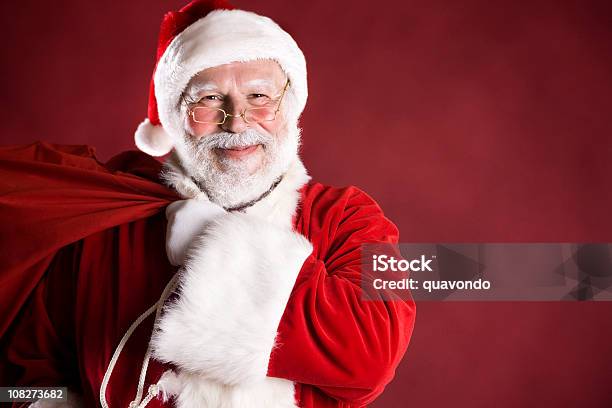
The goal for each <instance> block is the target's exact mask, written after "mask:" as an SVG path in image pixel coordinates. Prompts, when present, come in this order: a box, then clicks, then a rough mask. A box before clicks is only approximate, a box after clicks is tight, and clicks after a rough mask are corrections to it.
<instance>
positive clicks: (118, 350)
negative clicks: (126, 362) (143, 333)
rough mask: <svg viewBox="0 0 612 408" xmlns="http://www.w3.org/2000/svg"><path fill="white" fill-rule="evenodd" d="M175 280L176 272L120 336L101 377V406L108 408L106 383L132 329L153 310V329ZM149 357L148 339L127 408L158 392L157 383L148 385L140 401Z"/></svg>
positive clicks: (141, 407)
mask: <svg viewBox="0 0 612 408" xmlns="http://www.w3.org/2000/svg"><path fill="white" fill-rule="evenodd" d="M177 282H178V274H175V275H174V276H173V277H172V279H170V282H168V283H167V284H166V287H165V288H164V291H163V292H162V294H161V296H160V298H159V300H158V301H157V302H155V304H154V305H153V306H151V307H150V308H148V309H147V310H146V311H145V312H144V313H142V314H141V315H140V316H138V318H137V319H136V320H135V321H134V323H132V325H131V326H130V327H129V328H128V329H127V331H126V332H125V334H124V335H123V337H122V338H121V341H120V342H119V344H118V345H117V348H116V349H115V352H114V353H113V357H112V358H111V360H110V362H109V364H108V368H107V369H106V372H105V373H104V378H103V379H102V385H101V386H100V404H101V405H102V408H109V406H108V402H107V401H106V388H107V387H108V383H109V381H110V377H111V375H112V373H113V369H114V368H115V365H116V364H117V360H119V355H120V354H121V351H122V350H123V348H124V347H125V345H126V344H127V341H128V340H129V338H130V336H131V335H132V334H133V333H134V330H136V328H137V327H138V326H139V325H140V323H142V322H143V321H144V319H146V318H147V317H149V316H150V315H151V314H152V313H153V312H154V311H155V312H156V313H155V321H154V323H153V331H155V326H156V325H157V322H158V321H159V316H160V314H161V310H162V308H163V306H164V303H165V302H166V299H167V298H168V296H170V293H172V291H173V290H174V289H176V286H177ZM150 359H151V341H149V345H148V346H147V351H146V353H145V356H144V360H143V362H142V367H141V370H140V377H139V379H138V388H137V390H136V397H135V398H134V400H133V401H132V402H130V404H129V405H128V408H144V407H146V406H147V404H148V403H149V402H150V401H151V400H152V399H153V398H154V397H155V396H157V394H158V393H159V385H158V384H151V385H150V386H149V389H148V392H147V395H146V396H145V398H144V399H143V400H142V401H141V398H142V393H143V390H144V382H145V378H146V376H147V369H148V367H149V360H150Z"/></svg>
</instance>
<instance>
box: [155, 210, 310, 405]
mask: <svg viewBox="0 0 612 408" xmlns="http://www.w3.org/2000/svg"><path fill="white" fill-rule="evenodd" d="M311 252H312V244H311V243H310V242H309V241H308V240H307V239H306V238H305V237H303V236H302V235H300V234H298V233H296V232H294V231H292V230H291V229H290V228H287V227H283V226H279V225H275V224H272V223H271V222H269V221H266V220H264V219H261V218H259V217H257V216H255V215H248V214H242V213H237V214H233V213H230V214H225V215H223V216H221V217H219V218H218V219H217V220H216V221H215V222H214V225H213V226H211V227H210V228H209V229H208V230H207V231H206V232H205V233H204V234H203V235H201V236H200V237H199V238H198V240H197V242H196V245H195V246H194V247H192V248H191V250H190V253H189V254H188V260H187V262H186V264H185V267H184V268H183V269H182V271H181V272H180V273H181V285H180V289H179V296H178V299H177V300H176V301H174V302H173V303H171V304H170V305H169V306H167V307H166V308H165V311H164V314H163V315H162V317H161V319H160V321H159V324H158V329H157V330H156V332H155V333H154V335H153V338H152V340H151V341H152V345H153V355H154V357H155V358H157V359H158V360H160V361H162V362H171V363H173V364H175V365H176V366H178V368H179V372H180V375H184V374H187V373H190V374H192V375H193V376H195V377H193V378H192V377H189V376H188V377H183V379H182V382H181V384H182V385H181V387H180V390H181V391H180V393H179V395H178V397H177V398H178V400H181V401H184V405H183V406H185V407H187V406H196V405H197V404H200V403H201V402H202V400H203V399H210V398H213V399H214V398H221V400H222V401H223V404H219V405H211V406H219V407H228V408H229V407H232V408H234V407H240V408H245V407H262V406H266V407H279V408H280V407H293V406H294V405H293V404H294V402H293V398H294V396H293V395H294V387H293V384H292V382H291V381H287V380H284V379H275V380H274V381H273V380H272V379H270V378H268V377H267V376H266V374H267V371H268V363H269V359H270V354H271V352H272V349H273V347H274V346H275V339H276V334H277V329H278V325H279V323H280V319H281V317H282V315H283V312H284V310H285V307H286V304H287V301H288V299H289V295H290V294H291V291H292V289H293V285H294V284H295V280H296V278H297V275H298V273H299V272H300V270H301V268H302V264H303V263H304V261H305V260H306V258H307V257H308V255H310V253H311ZM186 390H188V391H186ZM280 396H282V398H281V397H280ZM232 401H243V402H241V403H233V402H232ZM266 401H277V403H275V404H272V405H271V404H269V403H267V402H266ZM287 401H290V405H287V403H286V402H287ZM190 404H191V405H190ZM194 404H196V405H194Z"/></svg>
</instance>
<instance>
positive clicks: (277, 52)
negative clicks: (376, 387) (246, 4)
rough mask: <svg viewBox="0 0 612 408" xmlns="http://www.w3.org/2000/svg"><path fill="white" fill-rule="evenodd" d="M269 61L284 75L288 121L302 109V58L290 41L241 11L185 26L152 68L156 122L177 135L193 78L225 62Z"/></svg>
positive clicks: (270, 25) (213, 15) (214, 14)
mask: <svg viewBox="0 0 612 408" xmlns="http://www.w3.org/2000/svg"><path fill="white" fill-rule="evenodd" d="M258 59H271V60H275V61H276V62H278V63H279V65H280V66H281V68H282V69H283V71H285V73H286V74H287V75H288V77H289V80H290V81H291V86H290V87H289V89H288V90H287V98H288V99H290V101H288V102H290V103H289V104H288V106H290V107H291V108H290V111H289V112H287V115H288V119H290V120H297V119H298V117H299V115H300V114H301V112H302V111H303V110H304V106H305V105H306V99H307V98H308V89H307V82H306V60H305V58H304V54H303V53H302V51H301V50H300V48H299V47H298V45H297V44H296V42H295V41H294V40H293V38H292V37H291V36H290V35H289V34H288V33H287V32H285V31H284V30H283V29H282V28H280V27H279V26H278V24H276V23H275V22H274V21H272V20H271V19H269V18H268V17H264V16H260V15H257V14H255V13H251V12H248V11H243V10H215V11H212V12H210V13H209V14H208V15H206V16H205V17H203V18H201V19H200V20H198V21H196V22H195V23H193V24H191V25H190V26H189V27H187V28H186V29H185V30H184V31H183V32H181V33H180V34H179V35H177V36H176V37H175V38H174V40H172V42H171V43H170V45H169V46H168V48H167V49H166V51H165V52H164V54H163V55H162V57H161V58H160V59H159V61H158V64H157V69H156V70H155V75H154V83H155V97H156V99H157V108H158V113H159V119H160V122H161V123H162V125H163V126H164V128H165V129H166V130H167V131H168V133H170V134H171V135H173V136H174V135H177V136H178V135H181V134H182V132H183V129H182V128H183V123H182V122H181V118H180V115H179V105H180V97H181V94H182V93H183V91H184V90H185V87H186V86H187V84H188V83H189V81H190V80H191V78H193V77H194V76H195V75H196V74H198V73H199V72H201V71H203V70H205V69H207V68H212V67H216V66H219V65H223V64H228V63H231V62H240V61H242V62H246V61H253V60H258Z"/></svg>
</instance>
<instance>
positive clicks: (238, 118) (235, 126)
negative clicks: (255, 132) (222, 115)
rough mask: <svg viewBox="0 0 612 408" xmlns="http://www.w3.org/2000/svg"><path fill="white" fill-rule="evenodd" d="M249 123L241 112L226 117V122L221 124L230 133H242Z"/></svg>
mask: <svg viewBox="0 0 612 408" xmlns="http://www.w3.org/2000/svg"><path fill="white" fill-rule="evenodd" d="M247 126H248V123H246V122H245V121H244V115H241V114H240V113H236V114H231V116H230V115H228V116H227V118H226V119H225V123H224V124H223V125H221V127H222V128H223V130H225V131H226V132H230V133H241V132H244V131H245V129H246V128H247Z"/></svg>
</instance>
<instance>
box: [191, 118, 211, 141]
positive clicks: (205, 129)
mask: <svg viewBox="0 0 612 408" xmlns="http://www.w3.org/2000/svg"><path fill="white" fill-rule="evenodd" d="M217 130H218V126H217V125H211V124H208V123H197V122H194V121H192V120H188V121H187V131H188V132H189V134H190V135H192V137H193V138H195V139H196V140H197V139H201V138H202V137H205V136H208V135H210V134H213V133H215V132H217Z"/></svg>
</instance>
